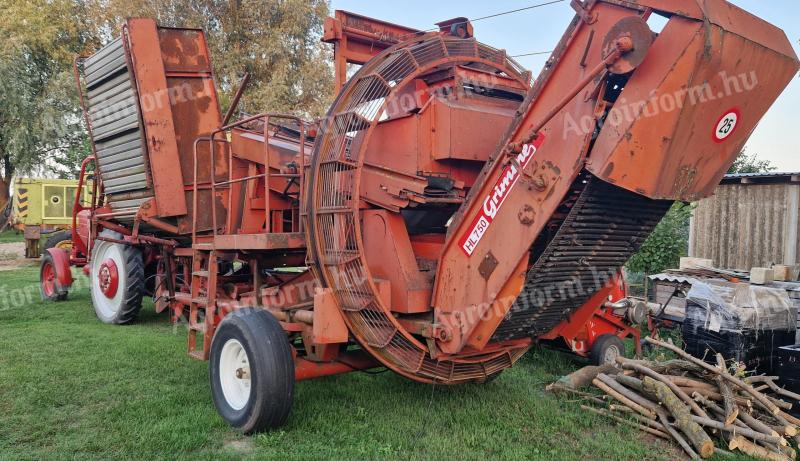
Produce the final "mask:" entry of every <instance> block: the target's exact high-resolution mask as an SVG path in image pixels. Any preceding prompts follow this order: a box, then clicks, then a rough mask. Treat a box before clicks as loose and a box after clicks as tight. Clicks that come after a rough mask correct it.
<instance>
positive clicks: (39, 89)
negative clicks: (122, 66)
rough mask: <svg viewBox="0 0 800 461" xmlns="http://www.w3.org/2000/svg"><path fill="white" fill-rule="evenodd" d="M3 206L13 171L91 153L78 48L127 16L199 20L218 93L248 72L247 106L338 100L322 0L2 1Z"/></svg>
mask: <svg viewBox="0 0 800 461" xmlns="http://www.w3.org/2000/svg"><path fill="white" fill-rule="evenodd" d="M0 7H2V11H3V15H2V16H0V43H2V44H3V47H2V49H0V209H1V208H2V207H3V205H4V204H5V202H6V201H7V200H8V192H9V184H10V182H11V179H12V178H13V176H14V175H15V174H22V173H24V174H45V173H46V174H51V175H52V174H55V175H58V176H61V177H71V176H72V175H73V174H74V171H75V170H76V169H77V166H78V165H79V164H80V161H81V160H82V159H83V158H84V157H85V156H86V155H87V154H88V153H89V151H90V148H89V143H88V141H87V137H86V133H85V129H84V128H83V126H82V125H83V120H82V114H81V111H80V109H79V103H78V97H77V91H76V90H75V84H74V81H73V77H72V71H71V69H72V61H73V58H74V57H75V56H76V55H79V54H82V55H87V54H89V53H91V52H93V51H95V50H97V49H98V48H99V47H100V46H101V45H102V43H105V42H108V41H110V40H111V39H113V38H114V37H115V36H117V35H119V30H120V27H119V26H120V25H121V24H122V22H123V20H124V18H126V17H131V16H138V17H153V18H155V19H156V20H157V21H158V22H159V23H160V24H161V25H164V26H175V27H201V28H203V29H204V30H205V31H206V33H207V36H208V42H209V47H210V49H211V55H212V60H213V63H214V70H215V76H216V80H217V82H218V84H219V86H220V88H219V90H220V100H221V102H222V105H223V106H227V105H228V104H229V101H230V99H231V97H232V95H233V93H234V91H235V90H236V86H237V84H238V82H239V80H240V78H241V76H242V75H243V74H244V72H250V73H251V77H252V78H251V86H250V88H249V90H248V92H247V93H246V95H245V97H244V99H243V101H242V103H241V106H240V109H242V110H244V111H247V112H250V113H256V112H266V111H271V112H292V113H295V114H298V115H302V116H306V117H312V116H317V115H322V114H323V113H324V112H325V110H326V109H327V108H328V105H329V103H330V101H331V98H332V88H333V70H332V68H331V66H330V59H329V55H328V54H329V51H328V50H327V49H326V48H325V47H324V45H323V44H322V43H320V37H321V35H322V25H323V21H324V19H325V17H326V16H327V14H328V5H327V3H326V2H325V1H324V0H264V1H258V0H197V1H191V0H26V1H18V0H0Z"/></svg>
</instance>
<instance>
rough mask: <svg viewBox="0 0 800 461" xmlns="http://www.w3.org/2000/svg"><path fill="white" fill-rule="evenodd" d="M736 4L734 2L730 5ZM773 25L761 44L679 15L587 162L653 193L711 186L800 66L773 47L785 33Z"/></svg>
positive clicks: (676, 194)
mask: <svg viewBox="0 0 800 461" xmlns="http://www.w3.org/2000/svg"><path fill="white" fill-rule="evenodd" d="M709 3H716V2H709ZM737 10H738V9H736V8H735V7H733V6H730V5H729V9H728V11H730V12H731V13H732V14H733V13H735V12H736V11H737ZM738 11H741V10H738ZM732 20H734V21H735V20H736V16H735V15H734V16H733V18H732ZM754 26H763V24H759V23H756V24H754ZM769 27H770V28H771V31H772V34H767V35H768V37H762V38H763V40H764V43H759V42H753V41H750V40H748V39H746V38H744V37H743V36H742V35H739V34H737V33H734V32H732V31H728V30H724V29H722V28H721V27H719V26H716V25H711V26H704V25H703V23H701V22H698V21H694V20H689V19H685V18H682V17H679V16H674V17H673V18H672V19H671V20H670V21H669V23H668V24H667V26H666V27H665V28H664V30H663V31H662V32H661V34H660V36H659V37H658V39H656V41H655V42H654V44H653V47H652V48H651V50H650V52H649V53H648V56H647V58H646V59H645V61H644V62H643V63H642V65H641V66H640V68H639V69H638V70H637V71H636V72H635V73H634V75H633V77H632V78H631V79H630V80H629V81H628V82H627V84H626V85H625V91H624V92H623V93H622V98H621V99H622V100H620V101H619V102H618V104H617V105H615V107H614V108H613V109H612V112H611V113H610V115H609V117H608V119H607V121H606V123H605V125H604V126H603V129H602V131H601V133H600V135H599V137H598V139H597V142H596V144H595V146H594V148H593V150H592V154H591V157H590V159H589V162H588V169H589V171H591V172H592V173H594V174H595V175H597V176H598V177H600V178H602V179H604V180H606V181H609V182H612V183H614V184H616V185H618V186H620V187H624V188H626V189H628V190H631V191H634V192H638V193H640V194H642V195H646V196H648V197H651V198H658V199H662V198H664V199H673V200H687V201H691V200H697V199H699V198H702V197H707V196H709V195H711V194H712V193H713V191H714V188H715V187H716V185H717V184H718V183H719V181H720V179H722V176H723V175H724V174H725V172H726V171H727V169H728V166H729V165H730V163H731V162H732V161H733V159H734V158H735V157H736V155H738V154H739V152H741V149H742V147H743V145H744V143H745V142H746V141H747V138H748V137H749V136H750V133H751V132H752V131H753V129H754V128H755V126H756V124H757V123H758V121H759V120H760V119H761V117H763V115H764V114H765V113H766V111H767V110H768V109H769V107H770V105H771V104H772V102H773V101H774V100H775V99H776V98H777V97H778V95H779V94H780V93H781V91H782V90H783V88H784V87H785V86H786V85H787V84H788V82H789V81H791V79H792V78H793V77H794V75H795V74H796V72H797V68H798V67H797V57H796V56H794V53H793V51H791V50H784V51H788V52H790V53H791V55H786V54H783V53H782V52H780V50H781V49H783V48H785V47H778V48H779V49H777V50H776V49H773V48H770V46H775V45H772V44H773V43H774V42H775V41H776V37H783V33H782V32H781V31H780V30H778V29H776V28H774V27H772V26H769ZM751 28H752V29H757V28H758V27H752V26H751ZM764 34H766V32H765V31H761V33H758V34H755V33H750V34H749V35H750V36H751V37H761V36H762V35H764ZM784 41H785V40H784ZM785 43H788V41H785ZM709 44H713V47H712V48H710V47H709ZM712 49H713V52H712V51H711V50H712ZM687 76H690V78H689V79H688V81H687Z"/></svg>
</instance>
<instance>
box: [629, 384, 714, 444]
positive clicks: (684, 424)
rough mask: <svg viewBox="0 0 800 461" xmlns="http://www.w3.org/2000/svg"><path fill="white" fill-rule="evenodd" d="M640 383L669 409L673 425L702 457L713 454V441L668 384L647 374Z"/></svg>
mask: <svg viewBox="0 0 800 461" xmlns="http://www.w3.org/2000/svg"><path fill="white" fill-rule="evenodd" d="M642 384H643V388H644V390H645V392H646V393H648V394H650V395H652V396H654V397H656V398H657V399H658V401H659V402H660V403H661V404H662V405H664V407H665V408H666V409H667V410H669V412H670V413H671V414H672V416H673V418H675V426H677V427H678V429H680V430H681V432H683V434H685V435H686V438H687V439H689V442H691V444H692V446H693V447H694V448H695V450H696V451H697V452H698V453H699V454H700V456H701V457H702V458H708V457H710V456H712V455H713V454H714V442H713V441H712V440H711V437H709V436H708V434H706V432H705V431H704V430H703V428H702V427H701V426H700V425H699V424H698V423H697V422H695V421H694V420H693V419H692V414H691V412H690V411H689V407H687V406H686V404H685V403H684V402H683V401H682V400H680V399H679V398H678V397H677V396H676V395H675V394H674V393H673V392H672V390H671V389H670V388H669V386H667V385H666V384H664V383H663V382H661V381H658V380H655V379H653V378H651V377H649V376H645V377H644V379H643V380H642ZM662 423H663V421H662Z"/></svg>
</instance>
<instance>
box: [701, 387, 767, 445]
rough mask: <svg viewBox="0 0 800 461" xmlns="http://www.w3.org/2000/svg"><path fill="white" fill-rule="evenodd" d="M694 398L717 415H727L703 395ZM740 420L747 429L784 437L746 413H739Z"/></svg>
mask: <svg viewBox="0 0 800 461" xmlns="http://www.w3.org/2000/svg"><path fill="white" fill-rule="evenodd" d="M692 398H694V399H695V400H696V401H697V403H699V404H701V405H703V406H705V407H706V408H708V409H710V410H711V411H713V412H715V413H718V414H720V415H724V414H725V410H724V409H723V408H722V407H720V406H719V405H717V404H716V403H714V402H712V401H711V400H708V399H707V398H705V397H703V396H702V395H700V394H698V393H694V394H692ZM738 419H740V420H741V422H742V423H744V424H746V425H747V427H749V428H751V429H753V430H755V431H758V432H761V433H762V434H766V435H771V436H776V437H777V436H779V435H782V434H781V433H779V432H778V431H775V430H773V429H772V428H771V427H769V426H767V425H766V424H764V423H762V422H761V421H759V420H757V419H755V418H753V417H752V416H750V415H749V414H748V413H747V412H745V411H741V412H739V417H738ZM737 422H738V421H737Z"/></svg>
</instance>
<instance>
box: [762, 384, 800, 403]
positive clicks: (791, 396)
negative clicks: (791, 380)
mask: <svg viewBox="0 0 800 461" xmlns="http://www.w3.org/2000/svg"><path fill="white" fill-rule="evenodd" d="M764 383H766V385H767V386H769V388H770V389H772V391H773V392H775V393H776V394H778V395H781V396H783V397H786V398H787V399H790V400H794V401H796V402H798V401H800V394H796V393H794V392H792V391H789V390H786V389H784V388H782V387H780V386H778V385H777V384H775V381H773V380H771V379H767V380H764Z"/></svg>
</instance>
